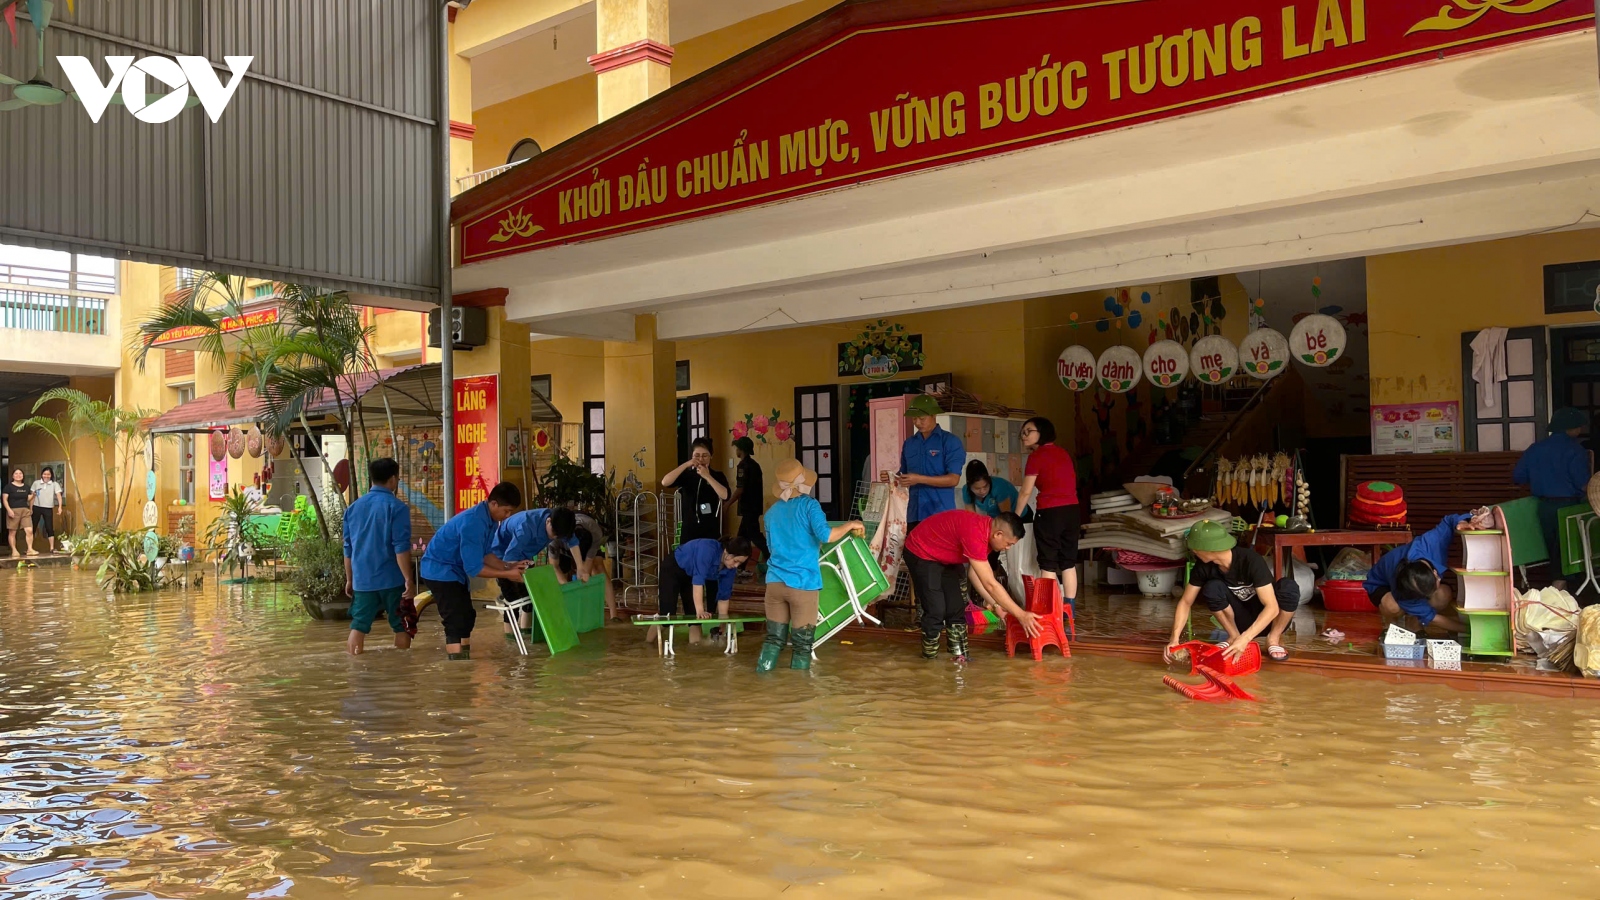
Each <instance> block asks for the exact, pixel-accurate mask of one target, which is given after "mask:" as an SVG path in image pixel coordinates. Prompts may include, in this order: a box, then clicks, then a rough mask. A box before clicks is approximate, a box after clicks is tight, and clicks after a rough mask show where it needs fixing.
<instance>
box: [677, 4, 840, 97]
mask: <svg viewBox="0 0 1600 900" xmlns="http://www.w3.org/2000/svg"><path fill="white" fill-rule="evenodd" d="M837 2H838V0H805V2H802V3H794V4H791V5H789V6H785V7H784V8H782V9H775V10H773V11H772V12H769V13H763V14H761V15H759V16H754V17H752V18H749V19H745V20H744V21H743V22H735V23H734V24H732V25H729V26H728V27H726V28H719V29H717V30H716V31H710V32H707V33H705V34H702V35H699V36H698V37H693V38H690V39H689V40H687V41H683V42H681V43H676V42H675V43H674V44H673V47H672V50H673V54H672V83H673V84H678V83H679V82H683V81H687V80H689V79H690V78H693V77H694V76H696V75H699V74H700V73H701V72H704V71H705V70H707V69H709V68H711V67H712V66H714V65H716V64H717V63H720V62H722V61H723V60H727V59H732V58H733V57H735V56H738V55H739V54H740V53H743V52H744V51H746V50H749V49H750V48H751V47H754V46H755V45H757V44H759V43H761V42H762V41H765V40H767V39H768V38H772V37H776V36H777V35H779V34H782V33H783V32H785V31H787V30H789V29H790V28H793V27H794V26H796V25H798V24H800V23H801V22H804V21H805V20H807V19H809V18H811V17H812V16H814V15H817V14H818V13H820V12H823V11H825V10H827V9H829V8H830V7H833V6H835V5H836V4H837Z"/></svg>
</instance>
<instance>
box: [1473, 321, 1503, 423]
mask: <svg viewBox="0 0 1600 900" xmlns="http://www.w3.org/2000/svg"><path fill="white" fill-rule="evenodd" d="M1472 380H1473V381H1476V382H1477V383H1478V396H1479V398H1481V399H1480V402H1481V403H1482V404H1483V406H1484V408H1486V409H1493V408H1494V407H1496V406H1498V405H1499V403H1500V382H1502V381H1505V380H1506V330H1505V329H1504V328H1500V327H1499V326H1496V327H1494V328H1485V329H1484V330H1482V331H1480V332H1478V336H1477V337H1475V338H1473V339H1472Z"/></svg>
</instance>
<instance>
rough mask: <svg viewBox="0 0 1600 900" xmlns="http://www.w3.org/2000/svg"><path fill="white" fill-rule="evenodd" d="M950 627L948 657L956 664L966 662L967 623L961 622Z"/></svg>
mask: <svg viewBox="0 0 1600 900" xmlns="http://www.w3.org/2000/svg"><path fill="white" fill-rule="evenodd" d="M949 627H950V655H951V656H952V657H954V658H955V661H956V662H958V663H964V662H966V661H967V623H965V622H962V623H960V624H958V625H951V626H949Z"/></svg>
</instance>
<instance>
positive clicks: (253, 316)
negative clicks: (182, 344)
mask: <svg viewBox="0 0 1600 900" xmlns="http://www.w3.org/2000/svg"><path fill="white" fill-rule="evenodd" d="M277 322H278V308H277V307H276V306H272V307H268V308H266V309H258V310H256V311H254V312H248V313H245V314H244V315H242V316H228V317H226V318H224V319H223V320H222V321H221V322H218V323H217V330H218V331H220V332H222V333H223V334H231V333H233V332H235V331H241V330H243V329H246V328H255V327H256V326H258V325H276V324H277ZM210 333H211V329H209V328H206V327H205V326H202V325H185V326H183V327H181V328H173V329H169V330H167V331H163V332H162V333H161V336H160V337H158V338H156V339H155V340H154V341H151V344H152V345H154V346H157V347H159V346H161V345H163V344H174V343H177V342H179V341H188V340H193V339H195V338H198V337H205V336H206V335H207V334H210Z"/></svg>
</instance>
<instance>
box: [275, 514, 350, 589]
mask: <svg viewBox="0 0 1600 900" xmlns="http://www.w3.org/2000/svg"><path fill="white" fill-rule="evenodd" d="M286 559H287V560H288V562H289V565H290V566H292V567H293V568H292V570H291V571H290V573H289V589H290V590H292V591H294V592H295V593H296V594H298V595H300V596H301V597H303V598H306V599H309V600H312V601H314V602H322V601H325V600H329V599H333V598H337V597H339V596H342V595H343V594H344V546H343V544H341V543H340V542H339V541H337V540H333V541H328V540H323V538H322V535H321V534H320V533H319V532H317V531H307V532H302V533H301V534H300V535H299V536H297V537H296V538H295V539H294V541H293V542H291V543H290V544H289V548H288V551H287V554H286Z"/></svg>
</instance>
